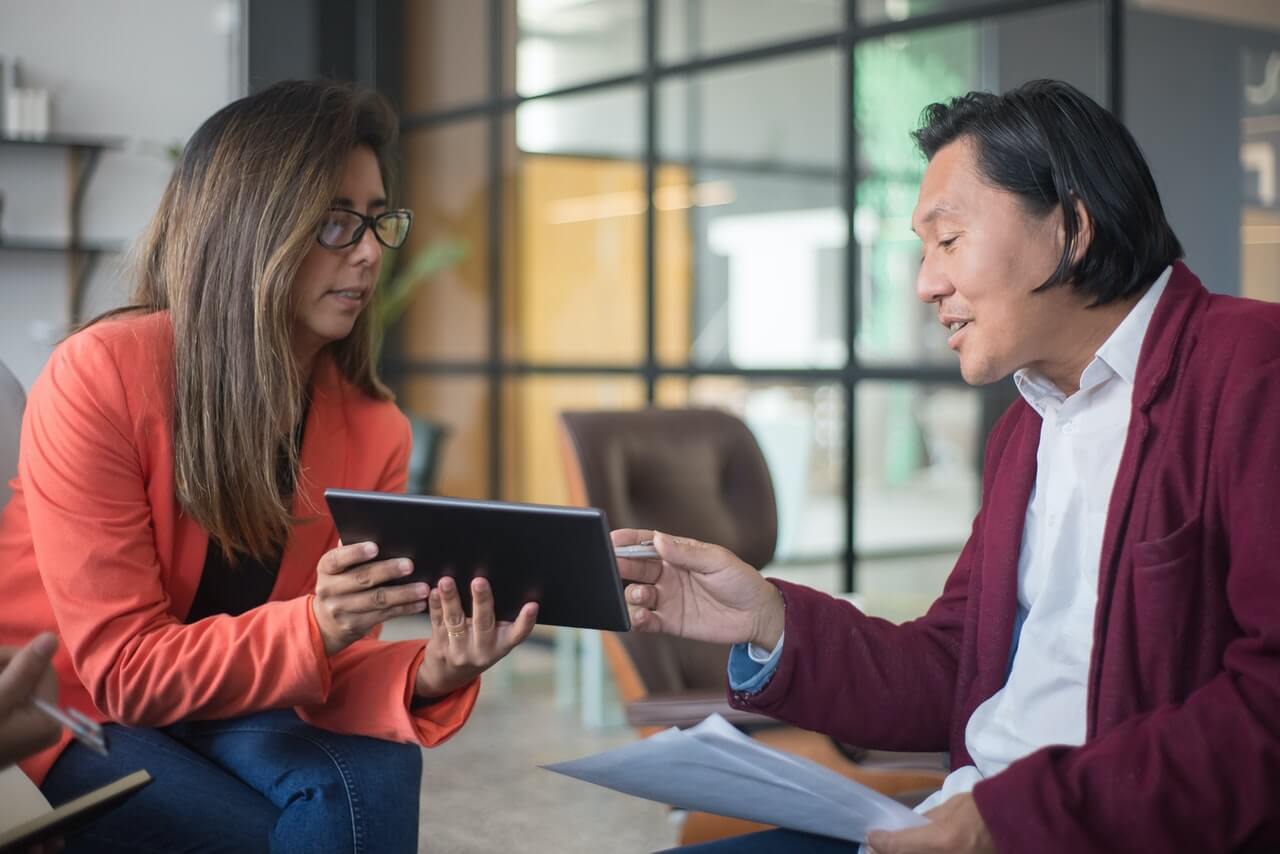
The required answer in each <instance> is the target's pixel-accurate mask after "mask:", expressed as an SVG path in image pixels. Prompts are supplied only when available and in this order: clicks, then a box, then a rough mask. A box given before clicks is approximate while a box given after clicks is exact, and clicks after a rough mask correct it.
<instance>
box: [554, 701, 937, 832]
mask: <svg viewBox="0 0 1280 854" xmlns="http://www.w3.org/2000/svg"><path fill="white" fill-rule="evenodd" d="M542 767H544V768H546V769H547V770H549V771H555V772H556V773H558V774H565V775H567V776H570V777H576V778H577V779H579V780H586V781H587V782H588V783H595V784H596V785H598V786H606V787H608V788H610V789H615V790H617V791H619V792H625V793H626V794H629V795H636V796H638V797H641V798H648V799H649V800H651V801H659V802H661V803H664V804H670V805H672V806H675V807H681V808H683V809H689V810H702V811H703V812H710V813H715V814H717V815H727V816H733V817H734V818H745V819H749V820H751V821H759V822H763V823H765V824H773V825H777V826H779V827H786V828H790V829H792V830H803V831H806V832H808V833H818V834H822V835H823V836H834V837H836V838H838V839H847V840H849V841H850V842H862V841H864V840H865V839H866V836H867V832H868V831H871V830H901V829H903V828H908V827H917V826H919V825H922V824H924V823H925V819H924V818H923V817H921V816H919V815H917V814H916V813H914V812H912V811H911V810H909V809H907V808H906V807H905V806H903V805H902V804H900V803H898V802H897V801H895V800H893V799H892V798H889V797H886V796H885V795H882V794H880V793H879V792H876V791H874V790H872V789H868V788H867V787H866V786H863V785H862V784H860V783H857V782H854V781H853V780H850V779H848V778H847V777H842V776H840V775H839V774H837V773H836V772H834V771H832V770H830V769H828V768H823V767H822V766H821V765H818V764H816V763H814V762H810V761H809V760H807V759H802V758H800V757H798V756H791V755H789V754H786V753H782V752H780V751H777V750H773V749H771V748H769V747H766V746H764V745H763V744H760V743H759V742H758V741H755V740H754V739H751V738H749V737H747V736H745V735H743V734H742V733H741V732H739V731H738V730H736V729H734V728H733V726H732V725H731V724H729V723H728V722H727V721H726V720H725V719H724V718H722V717H720V716H719V715H712V716H710V717H709V718H707V719H706V720H704V721H703V722H702V723H700V724H698V725H697V726H695V727H692V728H691V729H687V730H678V729H674V728H673V729H669V730H666V731H664V732H660V733H658V734H657V735H654V736H652V737H650V738H646V739H642V740H640V741H637V742H635V743H634V744H628V745H626V746H625V747H619V748H617V749H616V750H608V751H605V752H604V753H597V754H596V755H594V756H587V757H585V758H583V759H575V760H572V761H570V762H557V763H555V764H554V765H544V766H542Z"/></svg>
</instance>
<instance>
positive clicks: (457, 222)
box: [387, 120, 489, 361]
mask: <svg viewBox="0 0 1280 854" xmlns="http://www.w3.org/2000/svg"><path fill="white" fill-rule="evenodd" d="M403 148H404V154H405V168H404V176H405V180H404V186H405V188H406V193H405V203H406V204H405V206H406V207H409V208H411V209H412V210H413V213H414V217H413V228H412V229H411V230H410V232H409V240H408V242H407V243H406V244H405V245H404V248H402V249H401V250H400V251H399V252H398V253H397V255H398V257H397V258H396V259H395V261H396V262H397V263H398V267H397V269H399V270H409V269H411V268H412V267H413V266H414V264H415V263H416V262H418V261H419V260H421V261H423V262H424V263H426V264H427V266H428V268H429V269H430V270H431V271H432V272H431V273H430V274H429V275H427V276H425V277H423V278H422V279H421V281H420V284H419V285H418V289H417V291H415V296H414V298H413V300H412V301H411V302H410V303H409V305H408V308H407V311H406V312H405V317H404V322H403V323H402V324H401V325H400V327H399V329H398V330H397V332H398V338H397V339H396V340H394V341H392V342H390V347H391V352H398V353H399V354H400V355H401V356H402V357H403V358H404V359H407V360H411V361H424V360H430V359H447V360H448V359H452V360H460V359H483V358H485V356H486V355H487V353H488V346H489V345H488V306H489V290H488V259H487V256H488V251H487V247H488V234H489V229H488V215H489V204H488V189H489V176H488V162H487V159H488V158H487V155H486V152H487V151H488V145H487V133H486V129H485V124H484V122H483V121H481V120H475V121H467V122H462V123H460V124H454V125H449V126H446V127H441V128H438V129H432V130H422V131H413V132H410V133H409V134H407V135H406V136H405V139H404V145H403ZM424 253H425V255H424ZM387 260H388V261H389V260H391V259H387ZM397 343H398V345H399V346H398V350H397V349H396V344H397Z"/></svg>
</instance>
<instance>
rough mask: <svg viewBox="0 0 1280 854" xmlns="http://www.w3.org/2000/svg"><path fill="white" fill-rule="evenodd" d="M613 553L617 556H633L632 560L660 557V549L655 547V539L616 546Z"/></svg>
mask: <svg viewBox="0 0 1280 854" xmlns="http://www.w3.org/2000/svg"><path fill="white" fill-rule="evenodd" d="M613 553H614V555H616V556H617V557H625V558H631V559H632V560H645V559H647V558H656V557H658V550H657V549H655V548H654V547H653V540H645V541H644V542H642V543H636V544H635V545H634V546H615V547H614V549H613Z"/></svg>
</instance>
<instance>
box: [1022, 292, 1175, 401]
mask: <svg viewBox="0 0 1280 854" xmlns="http://www.w3.org/2000/svg"><path fill="white" fill-rule="evenodd" d="M1172 273H1173V267H1165V268H1164V272H1163V273H1161V274H1160V275H1159V276H1158V277H1157V278H1156V280H1155V281H1154V282H1153V283H1152V284H1151V287H1149V288H1147V292H1146V293H1145V294H1143V295H1142V299H1140V300H1138V302H1137V304H1136V305H1135V306H1134V307H1133V308H1132V309H1130V310H1129V313H1128V314H1127V315H1125V318H1124V320H1122V321H1121V322H1120V325H1119V326H1117V327H1116V328H1115V331H1114V332H1112V333H1111V335H1110V337H1108V338H1107V340H1106V341H1104V342H1103V344H1102V346H1101V347H1099V348H1098V352H1097V354H1096V355H1095V356H1094V357H1093V359H1092V360H1091V361H1090V362H1089V364H1088V366H1087V367H1085V369H1084V373H1082V374H1081V375H1080V388H1082V389H1087V388H1092V387H1093V386H1096V385H1098V384H1099V383H1101V382H1102V381H1103V380H1105V379H1107V378H1108V377H1109V376H1112V375H1115V376H1118V377H1120V378H1121V379H1122V380H1124V381H1125V382H1126V383H1128V384H1129V385H1130V386H1132V385H1133V383H1134V378H1135V377H1136V376H1137V373H1138V357H1139V356H1140V355H1141V354H1142V341H1143V339H1144V338H1145V337H1146V335H1147V327H1148V326H1150V325H1151V316H1152V315H1153V314H1154V313H1155V310H1156V303H1158V302H1159V301H1160V295H1161V294H1163V293H1164V289H1165V286H1166V285H1168V284H1169V276H1170V275H1171V274H1172ZM1013 382H1014V385H1015V386H1017V389H1018V393H1019V394H1021V395H1022V397H1023V399H1024V400H1026V401H1027V403H1028V404H1030V405H1031V408H1032V409H1034V410H1035V411H1036V412H1038V413H1040V415H1042V416H1043V415H1044V411H1045V408H1046V406H1048V404H1049V402H1050V401H1055V402H1057V403H1061V402H1062V401H1064V400H1065V399H1066V396H1065V395H1064V394H1063V393H1062V392H1061V391H1060V390H1059V389H1058V387H1057V386H1055V385H1054V384H1053V383H1052V382H1050V381H1049V380H1047V379H1046V378H1044V377H1043V376H1041V375H1039V374H1037V373H1035V372H1033V371H1031V370H1029V369H1027V368H1023V369H1022V370H1020V371H1017V372H1016V373H1014V375H1013Z"/></svg>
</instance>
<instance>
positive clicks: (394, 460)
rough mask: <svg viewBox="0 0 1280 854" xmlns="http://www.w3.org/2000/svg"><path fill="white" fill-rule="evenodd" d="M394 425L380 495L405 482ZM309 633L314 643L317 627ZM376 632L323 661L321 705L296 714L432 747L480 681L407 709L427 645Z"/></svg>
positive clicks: (454, 726)
mask: <svg viewBox="0 0 1280 854" xmlns="http://www.w3.org/2000/svg"><path fill="white" fill-rule="evenodd" d="M397 423H398V425H399V427H400V430H399V436H398V437H396V440H395V446H394V450H393V451H392V453H391V455H390V457H389V460H388V463H387V466H386V467H385V469H384V470H383V472H382V475H381V477H380V478H379V480H378V484H377V486H376V489H377V490H378V491H380V492H404V490H405V486H406V484H407V483H408V476H409V452H410V448H411V445H412V437H411V434H410V432H409V422H408V420H407V419H405V418H403V417H401V418H400V419H399V421H398V422H397ZM308 612H310V609H308ZM312 620H313V622H314V615H312ZM313 631H314V633H315V637H316V639H317V640H318V641H319V639H320V630H319V628H318V627H315V628H314V629H313ZM378 633H379V630H378V629H375V630H374V631H373V632H370V635H369V636H368V637H365V638H362V639H360V640H358V641H356V642H355V643H353V644H351V645H350V646H348V647H347V648H346V649H344V650H342V651H341V652H339V653H338V654H337V655H335V656H333V657H332V658H330V659H329V665H330V668H331V669H332V677H333V687H332V689H331V690H330V692H329V695H328V697H327V698H326V700H325V702H324V703H323V704H317V705H310V706H308V705H302V706H299V707H298V708H297V709H296V711H297V713H298V716H299V717H300V718H302V719H303V720H304V721H306V722H307V723H310V724H314V725H315V726H318V727H321V728H323V729H328V730H333V731H335V732H345V733H351V734H355V735H368V736H373V737H375V738H383V739H387V740H389V741H403V742H416V743H418V744H421V745H423V746H424V747H435V746H436V745H438V744H440V743H442V742H443V741H445V740H446V739H448V738H449V737H450V736H451V735H453V734H454V733H455V732H457V731H458V730H459V729H461V728H462V725H463V724H464V723H466V721H467V718H468V717H470V716H471V710H472V709H473V708H474V707H475V704H476V698H477V697H478V696H479V694H480V680H479V679H478V678H477V679H474V680H472V681H471V682H469V683H468V684H466V685H464V686H462V687H461V688H459V689H458V690H456V691H454V692H453V693H451V694H448V695H446V696H444V697H441V698H440V699H438V700H436V701H435V702H433V703H430V704H428V705H425V706H422V707H420V708H417V709H413V708H411V705H412V702H413V687H414V682H415V677H416V676H417V673H418V666H419V665H420V664H421V663H422V657H423V655H424V653H425V651H426V644H429V643H431V641H430V640H427V641H425V642H424V641H421V640H406V641H396V642H386V641H380V640H378V639H377V635H378ZM321 649H323V643H322V642H321Z"/></svg>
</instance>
